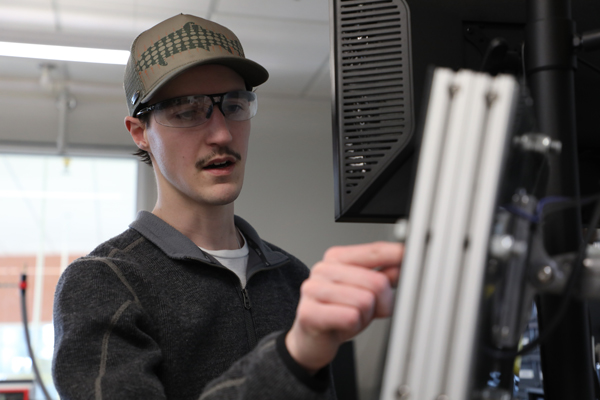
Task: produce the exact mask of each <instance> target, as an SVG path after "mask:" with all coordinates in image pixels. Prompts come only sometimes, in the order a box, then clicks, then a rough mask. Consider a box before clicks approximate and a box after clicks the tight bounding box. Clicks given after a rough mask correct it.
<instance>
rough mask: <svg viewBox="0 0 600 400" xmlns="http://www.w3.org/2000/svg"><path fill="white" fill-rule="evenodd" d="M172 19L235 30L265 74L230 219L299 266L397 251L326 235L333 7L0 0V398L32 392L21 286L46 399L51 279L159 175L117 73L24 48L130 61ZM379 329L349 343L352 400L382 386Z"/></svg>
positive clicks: (138, 203) (128, 211)
mask: <svg viewBox="0 0 600 400" xmlns="http://www.w3.org/2000/svg"><path fill="white" fill-rule="evenodd" d="M178 13H189V14H194V15H197V16H200V17H204V18H209V19H212V20H214V21H216V22H218V23H220V24H223V25H225V26H227V27H229V28H230V29H231V30H233V31H234V32H235V33H236V34H237V35H238V37H239V38H240V40H241V42H242V45H243V47H244V50H245V53H246V56H247V57H248V58H250V59H253V60H255V61H257V62H259V63H260V64H262V65H263V66H264V67H266V68H267V69H268V70H269V72H270V79H269V81H268V82H267V83H266V84H264V85H262V86H261V87H260V88H258V90H257V93H258V95H259V104H260V106H259V111H258V115H257V116H256V117H255V118H254V119H253V120H252V125H253V126H252V135H251V141H250V152H249V160H248V163H247V172H246V180H245V184H244V190H243V191H242V195H241V196H240V198H239V199H238V201H237V202H236V213H237V214H238V215H240V216H242V217H244V218H245V219H246V220H248V221H249V222H250V223H252V224H253V225H254V226H255V228H256V229H257V230H258V231H259V233H260V234H261V236H262V237H263V238H264V239H266V240H268V241H271V242H273V243H275V244H277V245H279V246H281V247H283V248H285V249H286V250H288V251H289V252H291V253H293V254H295V255H296V256H297V257H299V258H300V259H301V260H303V261H304V262H305V263H306V264H307V265H309V266H310V265H312V264H314V263H315V262H317V261H318V260H319V259H320V257H321V256H322V254H323V252H324V251H325V250H326V249H327V248H328V247H329V246H332V245H336V244H351V243H360V242H365V241H373V240H387V239H391V227H390V226H389V225H377V224H350V223H343V224H339V223H338V224H336V223H335V222H334V186H333V158H332V138H331V83H330V76H329V4H328V2H327V1H325V0H170V1H158V0H146V1H143V2H142V1H138V0H118V1H117V0H103V1H90V0H19V1H18V2H17V1H14V0H12V1H8V0H0V42H8V43H17V45H13V47H16V48H20V49H21V50H22V51H23V52H22V53H19V54H18V55H17V56H0V121H1V123H0V228H1V229H0V384H2V383H6V382H8V381H19V380H21V381H27V380H31V379H33V374H32V370H31V361H30V359H29V357H28V354H27V351H26V345H25V340H24V334H23V327H22V324H21V314H20V303H19V302H20V298H19V296H20V291H19V289H18V282H19V279H20V275H21V274H22V273H26V274H27V277H28V278H27V279H28V282H29V287H28V290H27V303H28V314H29V322H30V330H31V335H32V341H33V347H34V349H35V353H36V357H37V362H38V365H39V366H40V368H41V370H42V375H43V376H44V381H45V383H46V384H47V385H49V386H52V379H51V376H50V364H51V358H52V349H53V327H52V303H53V296H54V288H55V286H56V282H57V281H58V278H59V276H60V273H61V272H62V271H63V270H64V268H66V266H67V265H68V264H69V262H71V261H72V260H74V259H75V258H77V257H80V256H82V255H85V254H86V253H88V252H89V251H91V250H92V249H93V248H94V247H95V246H97V245H98V244H99V243H100V242H102V241H104V240H106V239H108V238H110V237H112V236H114V235H116V234H119V233H120V232H122V231H123V230H125V229H126V228H127V226H128V224H129V223H130V222H131V221H132V220H133V219H134V218H135V215H136V213H137V212H138V211H139V210H143V209H145V210H151V209H152V207H153V205H154V201H155V198H156V188H155V183H154V176H153V172H152V170H151V169H150V168H149V167H147V166H145V165H144V164H140V163H139V162H138V161H137V159H136V158H135V157H133V156H132V155H131V153H132V152H134V151H135V146H134V145H133V142H132V140H131V138H130V136H129V134H128V132H127V131H126V129H125V127H124V123H123V119H124V117H125V115H126V114H127V108H126V104H125V96H124V92H123V89H122V78H123V72H124V69H125V66H124V62H121V63H119V61H118V60H117V61H115V62H116V63H115V64H105V63H97V62H75V61H57V60H54V59H52V58H53V56H52V55H51V56H50V59H42V58H38V57H41V54H42V53H41V51H40V50H31V49H30V48H29V47H28V46H26V44H40V45H59V46H74V47H85V48H97V49H110V50H121V51H123V52H126V51H128V50H129V46H130V44H131V42H132V41H133V39H135V37H136V36H137V35H138V34H139V33H140V32H141V31H143V30H145V29H148V28H150V27H151V26H153V25H155V24H157V23H158V22H160V21H162V20H164V19H166V18H169V17H171V16H173V15H176V14H178ZM2 45H3V43H0V47H2ZM124 54H125V57H124V59H125V60H126V53H124ZM122 56H123V54H121V57H122ZM386 327H387V321H378V322H377V323H375V324H374V325H373V326H371V327H370V328H369V329H368V330H367V331H365V332H364V333H363V334H361V335H360V336H359V337H358V338H357V339H356V341H355V357H356V366H357V381H358V392H359V398H360V399H362V400H367V399H370V398H373V393H374V388H375V387H376V385H377V384H378V372H379V371H380V369H381V354H382V344H383V337H384V336H385V331H386ZM51 393H53V394H54V397H55V398H56V393H55V392H54V391H53V389H51ZM40 396H41V393H40V392H39V391H38V395H37V397H36V398H41V397H40Z"/></svg>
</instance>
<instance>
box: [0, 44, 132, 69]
mask: <svg viewBox="0 0 600 400" xmlns="http://www.w3.org/2000/svg"><path fill="white" fill-rule="evenodd" d="M0 56H7V57H24V58H37V59H42V60H59V61H77V62H89V63H98V64H118V65H125V64H127V60H128V59H129V52H128V51H126V50H108V49H92V48H87V47H69V46H50V45H45V44H29V43H11V42H0Z"/></svg>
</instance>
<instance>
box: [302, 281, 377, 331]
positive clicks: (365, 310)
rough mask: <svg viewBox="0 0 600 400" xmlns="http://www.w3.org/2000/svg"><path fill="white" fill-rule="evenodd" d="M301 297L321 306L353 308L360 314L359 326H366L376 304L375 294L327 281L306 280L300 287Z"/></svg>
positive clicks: (372, 315) (373, 313)
mask: <svg viewBox="0 0 600 400" xmlns="http://www.w3.org/2000/svg"><path fill="white" fill-rule="evenodd" d="M302 296H303V298H310V299H312V300H315V301H317V302H319V303H323V304H334V305H342V306H348V307H352V308H355V309H356V310H357V311H358V312H359V313H360V317H361V326H367V325H368V324H369V323H370V322H371V320H372V319H373V317H374V315H375V306H376V302H377V298H376V296H375V294H374V293H372V292H371V291H369V290H365V289H360V288H358V287H354V286H348V285H339V284H336V283H332V282H327V281H317V280H307V281H306V282H305V283H304V284H303V285H302Z"/></svg>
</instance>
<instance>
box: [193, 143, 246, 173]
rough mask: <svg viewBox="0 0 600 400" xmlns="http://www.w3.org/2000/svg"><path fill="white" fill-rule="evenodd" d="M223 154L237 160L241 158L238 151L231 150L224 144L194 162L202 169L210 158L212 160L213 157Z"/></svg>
mask: <svg viewBox="0 0 600 400" xmlns="http://www.w3.org/2000/svg"><path fill="white" fill-rule="evenodd" d="M223 155H228V156H232V157H233V158H235V159H236V160H237V161H241V159H242V156H241V155H240V153H238V152H237V151H234V150H232V149H231V148H229V147H228V146H225V147H221V148H219V149H218V150H215V151H213V152H212V153H210V154H209V155H208V156H206V157H204V158H202V159H200V160H198V161H197V162H196V168H198V169H202V168H204V167H205V166H206V165H207V164H208V163H209V162H210V160H212V159H213V158H215V157H217V156H223Z"/></svg>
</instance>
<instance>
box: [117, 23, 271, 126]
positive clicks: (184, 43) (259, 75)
mask: <svg viewBox="0 0 600 400" xmlns="http://www.w3.org/2000/svg"><path fill="white" fill-rule="evenodd" d="M201 64H220V65H225V66H227V67H230V68H231V69H233V70H234V71H236V72H237V73H238V74H239V75H240V76H241V77H242V78H244V81H245V82H246V85H248V86H252V87H254V86H258V85H260V84H262V83H264V82H265V81H266V80H267V79H268V78H269V73H268V72H267V70H266V69H265V68H263V67H262V66H261V65H259V64H258V63H256V62H254V61H252V60H249V59H247V58H246V57H245V56H244V49H243V48H242V44H241V43H240V41H239V39H238V38H237V36H236V35H235V34H234V33H233V32H232V31H230V30H229V29H227V28H225V27H224V26H222V25H219V24H217V23H215V22H212V21H209V20H206V19H203V18H200V17H196V16H193V15H186V14H179V15H176V16H174V17H172V18H169V19H167V20H165V21H163V22H161V23H159V24H158V25H156V26H154V27H152V28H150V29H148V30H147V31H144V32H142V33H141V34H140V35H139V36H138V37H137V38H136V39H135V41H134V42H133V44H132V45H131V53H130V55H129V61H128V62H127V67H126V69H125V77H124V80H123V86H124V89H125V96H126V99H127V107H128V109H129V115H131V116H135V113H136V112H137V111H139V109H140V108H141V107H142V104H144V103H146V102H147V101H148V100H149V99H150V98H151V97H152V95H153V94H154V93H155V92H156V91H157V90H158V89H159V88H160V87H162V86H163V85H164V84H165V83H166V82H168V81H169V80H170V79H172V78H173V77H175V76H176V75H178V74H180V73H181V72H183V71H185V70H187V69H188V68H190V67H193V66H196V65H201Z"/></svg>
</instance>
